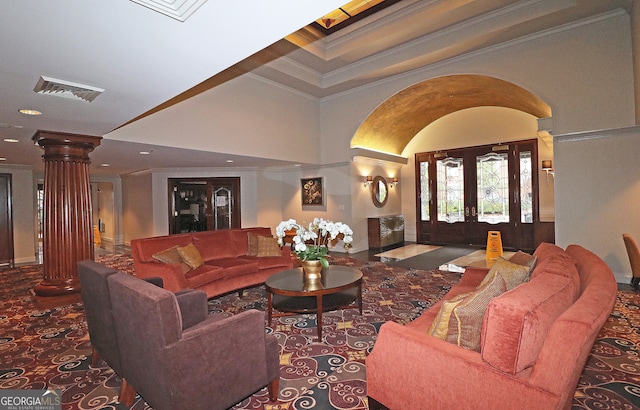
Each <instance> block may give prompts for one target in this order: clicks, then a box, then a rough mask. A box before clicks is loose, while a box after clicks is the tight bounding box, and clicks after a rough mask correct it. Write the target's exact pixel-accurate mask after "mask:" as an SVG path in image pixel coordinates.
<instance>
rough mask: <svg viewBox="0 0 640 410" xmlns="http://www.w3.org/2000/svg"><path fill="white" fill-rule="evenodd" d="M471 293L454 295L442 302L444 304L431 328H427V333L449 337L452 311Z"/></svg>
mask: <svg viewBox="0 0 640 410" xmlns="http://www.w3.org/2000/svg"><path fill="white" fill-rule="evenodd" d="M468 295H469V293H461V294H459V295H456V296H454V297H452V298H451V299H449V300H445V301H444V302H442V306H440V310H439V311H438V315H437V316H436V318H435V319H434V320H433V323H431V326H429V330H427V334H428V335H431V336H435V337H437V338H439V339H443V340H444V339H446V338H447V330H448V329H449V320H450V318H451V313H452V312H453V309H454V308H455V307H456V306H458V305H459V304H460V302H461V301H462V300H463V299H464V298H465V297H467V296H468Z"/></svg>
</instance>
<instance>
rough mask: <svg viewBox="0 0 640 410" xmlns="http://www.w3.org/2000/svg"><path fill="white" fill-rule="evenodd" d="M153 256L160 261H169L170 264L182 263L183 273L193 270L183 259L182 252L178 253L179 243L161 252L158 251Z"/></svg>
mask: <svg viewBox="0 0 640 410" xmlns="http://www.w3.org/2000/svg"><path fill="white" fill-rule="evenodd" d="M151 257H152V258H153V259H155V260H157V261H159V262H162V263H168V264H170V265H180V266H181V267H182V273H187V272H189V271H190V270H191V267H190V266H189V265H187V264H186V263H184V262H183V261H182V258H181V257H180V253H178V245H176V246H172V247H171V248H169V249H165V250H163V251H160V252H156V253H154V254H153V255H151Z"/></svg>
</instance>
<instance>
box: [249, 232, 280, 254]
mask: <svg viewBox="0 0 640 410" xmlns="http://www.w3.org/2000/svg"><path fill="white" fill-rule="evenodd" d="M247 237H248V239H249V248H248V251H247V255H248V256H257V257H259V258H262V257H266V256H282V252H281V251H280V245H278V240H277V239H275V238H272V237H270V236H263V235H256V234H253V233H247Z"/></svg>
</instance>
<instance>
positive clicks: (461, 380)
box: [366, 322, 558, 409]
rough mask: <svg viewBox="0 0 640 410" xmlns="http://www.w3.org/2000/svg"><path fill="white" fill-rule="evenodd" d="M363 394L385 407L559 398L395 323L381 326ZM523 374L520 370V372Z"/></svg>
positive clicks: (542, 403) (514, 403)
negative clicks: (365, 392)
mask: <svg viewBox="0 0 640 410" xmlns="http://www.w3.org/2000/svg"><path fill="white" fill-rule="evenodd" d="M366 368H367V392H368V394H369V395H370V396H371V397H372V398H374V399H376V400H377V401H379V402H380V403H382V404H384V405H385V406H387V407H389V408H394V409H395V408H421V407H420V406H425V405H427V404H428V405H429V407H430V408H518V407H520V408H528V407H529V406H530V405H531V403H536V405H539V408H553V407H554V406H553V403H554V401H557V399H558V397H557V396H555V395H553V394H551V393H549V392H545V391H543V390H541V389H539V388H537V387H536V386H531V385H530V384H528V379H527V378H526V377H525V376H524V375H522V374H519V375H515V376H511V375H508V374H506V373H503V372H500V371H499V370H497V369H494V368H493V367H491V366H489V365H487V364H486V363H484V362H483V361H482V358H481V355H480V353H477V352H474V351H471V350H468V349H464V348H461V347H458V346H456V345H454V344H451V343H448V342H446V341H444V340H441V339H438V338H436V337H433V336H429V335H427V334H426V333H424V332H419V331H416V330H413V329H410V328H407V327H405V326H402V325H400V324H398V323H395V322H388V323H385V324H384V325H383V326H382V327H381V329H380V333H379V335H378V339H377V341H376V343H375V346H374V348H373V351H372V352H371V354H370V355H369V356H368V357H367V359H366ZM523 373H524V372H523Z"/></svg>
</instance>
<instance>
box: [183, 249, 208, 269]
mask: <svg viewBox="0 0 640 410" xmlns="http://www.w3.org/2000/svg"><path fill="white" fill-rule="evenodd" d="M177 250H178V253H179V254H180V258H182V261H183V262H184V263H186V264H187V265H189V266H190V267H191V269H198V268H199V267H200V266H202V265H203V264H204V260H203V259H202V255H200V252H199V251H198V248H196V247H195V246H194V245H193V244H192V243H190V244H188V245H187V246H179V247H178V249H177Z"/></svg>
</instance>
